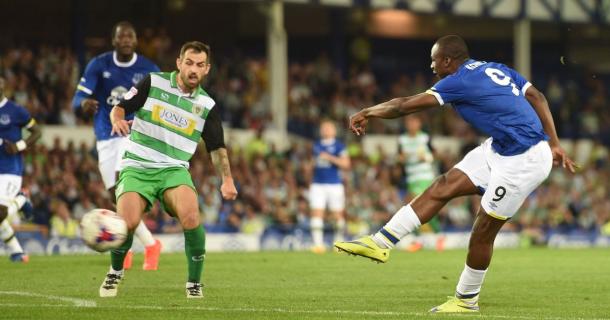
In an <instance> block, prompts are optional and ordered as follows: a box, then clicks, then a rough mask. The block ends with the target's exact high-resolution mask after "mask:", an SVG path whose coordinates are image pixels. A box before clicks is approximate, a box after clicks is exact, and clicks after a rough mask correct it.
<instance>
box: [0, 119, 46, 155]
mask: <svg viewBox="0 0 610 320" xmlns="http://www.w3.org/2000/svg"><path fill="white" fill-rule="evenodd" d="M25 128H26V130H28V132H29V133H30V135H29V136H28V137H27V138H26V139H25V140H19V141H16V142H12V141H8V140H4V142H3V144H4V148H5V149H6V152H7V153H8V154H17V153H19V152H23V151H25V149H27V147H28V146H31V145H32V144H33V143H34V142H36V141H37V140H38V139H40V137H41V136H42V132H41V130H40V127H39V126H38V125H37V124H36V120H34V119H32V120H30V123H28V125H26V126H25Z"/></svg>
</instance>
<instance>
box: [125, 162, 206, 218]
mask: <svg viewBox="0 0 610 320" xmlns="http://www.w3.org/2000/svg"><path fill="white" fill-rule="evenodd" d="M181 185H186V186H189V187H191V188H192V189H193V191H195V193H197V189H195V185H194V184H193V180H192V179H191V174H190V173H189V171H188V170H187V169H186V168H183V167H170V168H160V169H136V168H130V167H127V168H125V169H123V170H121V173H120V174H119V182H118V183H117V187H116V192H115V195H116V199H117V201H118V200H119V198H120V197H121V195H123V194H124V193H125V192H137V193H138V194H139V195H140V196H142V198H144V199H146V202H148V204H147V205H146V211H149V210H150V208H151V206H152V204H153V203H154V202H155V200H157V199H158V200H159V201H160V202H161V205H162V206H163V210H165V212H167V213H169V214H171V215H174V213H173V212H171V210H170V209H169V208H168V207H167V206H166V205H165V202H164V200H163V193H164V192H165V190H167V189H171V188H174V187H177V186H181Z"/></svg>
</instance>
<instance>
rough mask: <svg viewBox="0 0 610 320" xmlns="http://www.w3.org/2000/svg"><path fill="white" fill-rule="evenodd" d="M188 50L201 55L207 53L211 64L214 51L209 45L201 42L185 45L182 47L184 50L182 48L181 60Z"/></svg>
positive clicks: (190, 42) (191, 42)
mask: <svg viewBox="0 0 610 320" xmlns="http://www.w3.org/2000/svg"><path fill="white" fill-rule="evenodd" d="M188 50H193V51H195V53H200V52H205V54H206V55H207V56H208V61H207V62H208V63H210V60H211V59H212V49H211V48H210V46H209V45H207V44H205V43H203V42H200V41H189V42H187V43H185V44H183V45H182V48H180V58H182V57H184V54H185V53H186V52H187V51H188Z"/></svg>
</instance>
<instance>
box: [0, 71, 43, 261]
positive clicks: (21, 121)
mask: <svg viewBox="0 0 610 320" xmlns="http://www.w3.org/2000/svg"><path fill="white" fill-rule="evenodd" d="M4 85H5V81H4V79H3V78H1V77H0V239H2V240H3V241H4V243H5V244H6V246H7V248H8V250H9V253H10V259H11V261H13V262H24V263H26V262H28V260H29V257H28V255H27V254H26V253H25V252H24V251H23V248H22V247H21V245H20V244H19V241H18V240H17V238H16V237H15V231H14V230H13V228H12V227H11V225H10V224H9V218H11V217H14V215H15V214H17V212H19V211H23V212H24V213H26V214H31V213H32V205H31V204H30V203H29V200H28V199H27V198H26V197H25V195H24V194H23V193H21V182H22V180H23V178H22V176H23V169H24V168H23V155H22V153H23V151H25V150H26V149H27V148H28V147H29V146H31V145H32V144H33V143H34V142H36V140H38V139H39V138H40V136H41V132H40V128H39V127H38V125H37V124H36V120H34V119H33V118H32V117H31V116H30V113H29V112H28V111H27V109H25V108H24V107H22V106H19V105H17V104H15V103H14V102H12V101H9V100H8V99H7V98H6V97H5V96H4ZM23 128H25V129H27V130H28V131H29V132H30V135H29V136H28V137H27V138H26V139H25V140H24V139H23V137H22V135H21V131H22V129H23Z"/></svg>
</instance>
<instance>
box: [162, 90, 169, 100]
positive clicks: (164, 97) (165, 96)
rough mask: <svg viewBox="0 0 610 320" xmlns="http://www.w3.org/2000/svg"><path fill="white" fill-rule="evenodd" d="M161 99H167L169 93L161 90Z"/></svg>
mask: <svg viewBox="0 0 610 320" xmlns="http://www.w3.org/2000/svg"><path fill="white" fill-rule="evenodd" d="M161 100H165V101H169V94H167V93H165V92H161Z"/></svg>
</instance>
